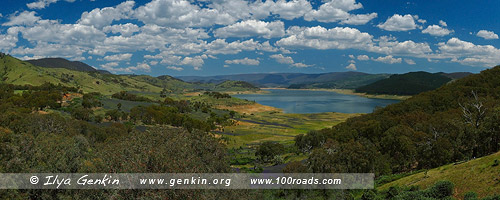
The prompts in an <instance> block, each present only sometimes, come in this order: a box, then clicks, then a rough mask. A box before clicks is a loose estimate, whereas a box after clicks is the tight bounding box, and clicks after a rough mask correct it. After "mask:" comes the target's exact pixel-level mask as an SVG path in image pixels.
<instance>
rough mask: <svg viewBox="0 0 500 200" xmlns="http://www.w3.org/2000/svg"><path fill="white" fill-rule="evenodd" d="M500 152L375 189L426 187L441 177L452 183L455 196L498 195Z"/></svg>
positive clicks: (446, 166)
mask: <svg viewBox="0 0 500 200" xmlns="http://www.w3.org/2000/svg"><path fill="white" fill-rule="evenodd" d="M499 163H500V152H498V153H495V154H492V155H489V156H485V157H481V158H478V159H474V160H471V161H468V162H464V163H454V164H448V165H444V166H441V167H438V168H434V169H431V170H428V171H427V172H420V173H417V174H413V175H410V176H407V177H404V178H401V179H398V180H396V181H393V182H389V183H387V184H384V185H381V186H379V187H378V188H377V189H378V190H381V191H382V190H387V189H389V188H390V187H391V186H399V187H411V186H418V187H420V188H421V189H425V188H428V187H429V186H432V185H434V184H435V183H436V182H438V181H440V180H448V181H451V182H453V183H454V185H455V193H454V196H455V197H457V198H463V196H464V194H465V193H467V192H469V191H474V192H476V193H477V194H478V195H479V197H486V196H492V195H499V194H500V174H499V172H500V165H499Z"/></svg>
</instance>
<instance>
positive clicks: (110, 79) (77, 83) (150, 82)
mask: <svg viewBox="0 0 500 200" xmlns="http://www.w3.org/2000/svg"><path fill="white" fill-rule="evenodd" d="M68 62H69V61H68ZM45 64H46V63H45ZM0 80H1V82H3V83H9V84H15V85H26V84H29V85H35V86H37V85H41V84H43V83H45V82H49V83H53V84H61V85H64V86H71V87H77V88H80V89H82V90H83V91H84V92H100V93H102V94H104V95H110V94H114V93H117V92H120V91H129V92H136V93H144V94H160V93H161V91H162V90H163V89H165V90H166V91H167V92H169V93H184V92H192V91H198V90H215V91H217V90H219V91H228V90H238V91H239V90H241V91H246V90H248V89H251V90H258V88H257V89H256V88H255V87H253V86H252V87H249V86H248V85H250V84H248V83H246V85H245V86H244V87H242V86H243V84H242V83H241V82H240V83H239V84H229V83H226V84H223V85H221V86H217V85H216V84H193V83H187V82H184V81H182V80H179V79H176V78H173V77H171V76H166V75H165V76H160V77H151V76H147V75H114V74H106V73H101V72H99V71H92V72H87V71H81V70H80V71H78V70H70V69H66V68H55V67H54V68H52V67H39V66H35V65H32V64H30V63H29V62H24V61H21V60H19V59H16V58H14V57H11V56H8V55H5V56H2V57H1V58H0ZM232 86H235V87H232ZM250 86H251V85H250Z"/></svg>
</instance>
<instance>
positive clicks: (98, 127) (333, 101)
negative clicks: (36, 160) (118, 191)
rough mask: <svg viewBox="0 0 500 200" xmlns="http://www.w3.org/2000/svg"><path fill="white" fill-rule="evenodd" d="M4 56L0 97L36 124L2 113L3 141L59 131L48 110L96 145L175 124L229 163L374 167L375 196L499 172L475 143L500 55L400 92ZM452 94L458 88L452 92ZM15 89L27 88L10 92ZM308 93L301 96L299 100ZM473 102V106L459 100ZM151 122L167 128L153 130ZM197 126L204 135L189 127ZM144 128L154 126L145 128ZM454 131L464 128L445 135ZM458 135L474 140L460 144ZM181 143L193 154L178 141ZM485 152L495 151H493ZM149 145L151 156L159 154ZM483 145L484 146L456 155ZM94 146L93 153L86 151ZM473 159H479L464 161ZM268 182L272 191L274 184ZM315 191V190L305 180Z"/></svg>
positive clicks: (305, 168) (487, 129) (253, 167)
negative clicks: (155, 73) (185, 77)
mask: <svg viewBox="0 0 500 200" xmlns="http://www.w3.org/2000/svg"><path fill="white" fill-rule="evenodd" d="M58 61H60V60H58ZM0 63H3V64H1V65H0V67H1V68H0V71H2V72H3V73H2V80H3V82H2V84H3V85H2V88H3V89H2V91H3V93H2V95H3V96H4V97H2V98H1V99H2V102H3V107H1V108H2V109H4V110H5V111H8V110H9V109H7V108H6V106H7V105H14V108H11V109H10V110H11V111H9V112H10V113H9V112H7V113H9V114H8V115H12V113H16V114H14V116H16V115H19V116H30V117H24V119H21V120H20V121H27V123H31V124H32V125H31V126H33V127H30V128H27V127H23V126H19V124H17V123H15V121H11V120H10V118H7V117H6V116H5V117H3V119H8V120H3V121H0V128H1V129H0V130H1V131H2V134H3V135H4V136H5V137H7V138H10V139H8V140H6V141H7V143H8V144H9V145H13V144H14V143H11V142H9V141H14V140H15V139H14V138H11V137H12V136H9V134H10V133H12V132H13V131H16V132H18V131H21V132H25V133H29V134H36V135H34V137H36V138H38V137H43V138H38V139H40V140H42V139H47V140H51V141H52V140H56V139H57V140H59V138H54V137H55V136H47V135H46V134H48V133H52V132H54V131H56V132H57V131H61V130H59V129H54V128H49V127H43V125H42V124H40V123H38V122H41V121H44V120H49V121H56V122H57V123H62V124H65V123H71V125H67V126H68V127H67V128H66V129H67V130H66V131H68V132H71V136H64V137H71V138H73V137H80V136H82V137H85V138H86V139H85V140H86V141H88V142H89V145H90V146H91V148H101V147H103V146H110V147H109V148H123V147H121V145H124V144H125V143H126V142H125V141H122V140H121V138H128V137H130V138H134V139H135V140H149V139H148V138H151V137H161V136H158V135H155V134H161V132H176V133H178V132H179V131H180V132H182V134H187V135H185V136H183V137H195V138H197V139H194V140H192V141H189V142H187V143H186V141H184V143H179V144H178V145H183V144H188V143H193V144H194V143H197V144H198V143H202V144H203V145H206V144H208V143H207V142H209V143H211V145H210V146H207V148H212V147H213V148H217V150H216V151H224V152H225V153H223V154H224V156H222V157H218V158H217V161H216V162H214V163H213V164H214V167H221V168H220V169H223V171H226V172H235V171H236V172H240V173H262V172H296V173H298V172H311V171H312V172H336V171H345V172H352V173H356V172H367V171H369V172H373V173H375V174H376V176H377V181H378V183H379V185H377V190H376V191H375V192H373V191H370V192H372V193H373V194H374V195H376V196H377V195H378V196H384V195H386V194H389V193H390V192H389V190H394V189H391V188H399V189H398V191H399V192H400V193H398V195H410V193H411V192H410V190H407V188H409V187H419V188H421V191H422V195H426V194H427V193H425V192H426V191H427V190H432V188H433V187H440V186H436V185H435V184H441V183H439V181H441V180H449V181H451V182H452V183H454V184H456V185H455V186H454V187H455V188H456V189H455V190H456V191H455V192H454V193H453V195H455V197H457V198H461V196H462V195H464V194H465V193H466V192H468V191H474V192H476V193H477V194H478V195H479V196H480V197H485V196H491V195H495V194H496V193H495V192H494V191H496V190H497V188H496V186H495V184H496V182H495V181H493V182H491V180H490V179H494V177H495V175H494V172H495V170H496V168H495V166H496V164H495V162H496V161H495V160H497V158H498V156H497V155H496V154H498V153H496V154H495V152H496V150H495V149H497V147H496V146H495V145H496V144H495V143H491V142H490V143H488V145H487V147H488V148H486V147H483V146H479V145H477V144H478V143H481V142H483V143H482V144H484V142H485V141H486V142H488V141H500V140H499V139H498V135H497V134H496V132H495V131H496V129H495V127H496V123H497V121H496V119H498V112H497V110H498V108H497V106H496V105H495V103H494V102H496V99H497V96H495V95H496V93H494V91H495V87H492V86H494V85H495V84H496V83H494V82H493V83H492V82H490V81H496V79H487V77H491V76H496V75H497V73H498V70H499V69H500V68H498V67H497V68H493V69H491V70H487V71H485V72H483V73H481V74H478V75H471V76H467V77H465V78H459V79H457V80H456V81H452V82H450V83H448V84H445V85H444V86H442V87H440V88H438V89H437V90H436V91H430V92H423V93H420V94H416V95H415V96H399V95H389V94H366V93H363V94H361V93H357V91H355V90H353V89H346V88H343V89H324V88H323V89H318V88H314V89H276V88H274V89H268V88H265V89H261V88H258V87H255V86H253V85H252V84H250V83H247V82H243V81H240V80H224V81H222V82H216V83H214V82H212V83H201V82H184V81H182V80H179V79H177V78H173V77H169V76H160V77H151V76H146V75H113V74H107V73H100V72H93V71H90V72H89V71H77V70H72V69H64V68H46V67H40V66H34V65H31V64H29V63H26V62H23V61H20V60H18V59H15V58H12V57H10V56H5V57H3V58H2V60H0ZM487 80H488V81H487ZM97 82H99V83H98V84H97ZM469 83H474V84H475V85H470V84H469ZM451 88H453V89H451ZM467 91H473V93H472V94H474V95H475V94H476V93H474V92H475V91H481V93H480V94H479V95H480V96H481V99H480V100H479V99H474V98H472V99H471V97H470V95H469V94H468V92H467ZM42 94H43V95H42ZM2 95H0V96H2ZM456 96H459V97H460V98H459V99H456V98H454V97H456ZM39 98H42V99H41V100H38V99H39ZM45 98H47V99H45ZM16 99H22V100H20V101H17V103H16ZM24 99H26V100H24ZM247 99H249V100H247ZM474 101H481V102H482V103H483V102H484V105H485V106H487V108H488V110H490V111H491V112H488V113H487V116H485V117H481V118H480V119H479V118H478V119H475V120H482V121H484V123H481V126H480V128H481V129H479V127H477V126H470V125H469V124H467V123H466V122H467V121H465V122H460V120H459V119H461V118H462V116H461V115H460V109H473V108H474V107H473V105H474ZM21 102H31V103H26V104H23V103H21ZM273 102H274V103H273ZM304 105H305V106H306V107H304V108H300V106H304ZM468 105H469V106H472V107H470V108H469V107H464V106H468ZM314 106H316V107H314ZM460 106H462V107H460ZM346 109H347V110H346ZM325 111H326V112H325ZM470 112H475V111H474V110H471V111H470ZM471 117H473V116H471ZM435 118H439V120H437V119H435ZM457 120H458V121H457ZM465 120H472V119H467V118H466V119H465ZM37 124H38V125H40V127H37V126H38V125H37ZM483 124H484V125H483ZM429 126H431V127H433V128H432V129H431V131H432V132H428V129H426V128H425V127H429ZM42 127H43V128H42ZM40 128H42V129H43V130H45V131H46V132H43V133H41V135H38V134H37V132H36V131H35V132H33V131H32V130H35V129H40ZM155 130H156V131H157V130H162V131H160V132H156V133H155V132H154V131H155ZM47 131H48V132H47ZM476 131H478V132H481V131H484V133H487V134H486V135H477V136H474V135H471V134H470V133H469V132H476ZM194 133H196V134H201V135H203V136H200V135H192V134H194ZM82 134H83V135H82ZM143 134H145V135H143ZM147 134H152V135H151V136H147V138H142V137H146V135H147ZM432 134H434V136H433V135H432ZM436 134H437V135H439V136H436ZM56 135H57V134H56ZM206 136H208V138H206ZM2 137H3V136H2ZM198 137H202V139H201V140H200V138H198ZM436 137H437V138H438V139H436ZM471 137H473V139H471ZM433 138H434V139H433ZM451 138H459V139H458V140H455V141H452V140H450V139H451ZM66 139H68V138H66ZM69 141H70V142H71V141H76V140H74V139H71V140H69ZM160 141H161V140H157V141H150V142H153V143H157V142H160ZM164 142H165V141H163V142H160V143H158V145H163V144H162V143H164ZM471 142H477V143H471ZM146 143H147V142H146ZM146 143H143V144H140V145H146V146H147V147H137V148H141V149H142V148H152V149H154V148H156V146H155V145H153V144H146ZM47 144H48V143H47ZM47 144H42V143H37V145H47ZM424 144H425V145H424ZM16 145H17V144H16ZM219 145H220V146H219ZM464 146H470V148H469V149H463V147H464ZM43 148H49V149H50V148H53V147H51V146H50V145H48V146H44V147H43ZM219 148H220V149H219ZM269 149H271V150H269ZM329 149H334V153H327V152H328V151H331V150H329ZM189 151H194V150H189ZM110 152H113V150H110V149H106V148H104V149H103V150H102V151H97V152H94V153H88V156H90V157H86V158H85V160H84V161H83V160H82V161H81V162H84V163H83V164H80V163H78V162H79V161H75V162H77V163H75V164H76V165H78V166H79V169H86V170H91V169H93V170H102V169H105V167H104V166H102V164H103V163H101V162H106V163H107V162H111V163H113V162H116V160H109V159H110V158H105V157H102V156H104V155H108V154H109V153H110ZM178 153H180V154H183V155H188V154H189V152H185V151H184V150H181V152H178ZM433 153H434V154H436V155H433ZM491 153H493V155H491V156H488V154H491ZM86 154H87V153H86ZM20 156H21V157H23V156H25V155H20ZM120 156H127V157H128V156H130V157H135V156H137V155H135V153H132V154H123V155H120ZM148 156H152V157H151V159H158V158H154V155H148ZM190 156H193V155H190ZM206 156H208V155H204V157H201V158H200V159H205V157H206ZM436 156H437V157H436ZM481 156H486V157H484V158H478V159H473V160H471V161H469V162H465V163H462V162H463V161H467V160H470V159H471V158H472V157H481ZM208 157H210V156H208ZM97 158H99V159H100V160H94V161H90V160H89V159H97ZM351 158H356V159H355V160H350V159H351ZM387 158H390V159H389V160H388V161H387V162H379V161H378V160H383V159H387ZM165 159H166V160H172V158H165ZM196 159H198V158H196ZM196 159H195V160H196ZM346 159H348V160H346ZM483 161H484V162H483ZM137 162H139V163H140V162H142V161H139V160H138V161H137ZM158 162H160V163H161V162H162V161H160V160H159V161H158ZM178 162H182V160H179V161H178ZM450 163H458V164H450ZM46 167H48V168H47V169H52V168H51V166H46ZM82 167H83V168H82ZM166 167H167V168H168V166H166ZM435 167H437V168H435ZM476 167H477V170H478V171H477V170H473V171H467V172H465V171H466V170H468V169H471V168H473V169H475V168H476ZM131 169H135V168H134V167H133V165H131V166H126V167H125V168H122V170H125V171H128V170H131ZM7 170H12V169H7ZM158 170H160V169H158ZM148 171H149V170H148ZM161 171H163V170H161ZM479 172H483V173H484V178H482V179H478V180H475V179H468V180H469V181H485V180H486V179H488V180H490V181H489V182H488V181H486V182H485V183H484V184H477V186H476V187H466V184H467V182H464V181H461V180H460V178H459V176H458V174H461V173H469V174H475V173H479ZM476 177H478V176H476ZM495 180H496V179H495ZM442 184H447V183H442ZM480 188H489V189H480ZM370 192H368V193H367V192H354V191H353V192H352V193H351V194H352V195H354V196H356V195H357V196H358V197H359V198H361V197H362V196H365V195H368V194H370V195H371V194H372V193H370ZM263 194H265V195H271V196H273V195H275V193H274V192H265V193H263ZM253 195H255V194H253ZM311 195H318V194H317V193H315V192H312V193H311Z"/></svg>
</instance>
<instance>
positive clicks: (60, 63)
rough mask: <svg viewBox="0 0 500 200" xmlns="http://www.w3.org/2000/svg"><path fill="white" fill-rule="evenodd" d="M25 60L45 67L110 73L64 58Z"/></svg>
mask: <svg viewBox="0 0 500 200" xmlns="http://www.w3.org/2000/svg"><path fill="white" fill-rule="evenodd" d="M26 62H29V63H31V64H32V65H35V66H39V67H45V68H64V69H70V70H75V71H82V72H100V73H104V74H110V73H109V72H108V71H105V70H97V69H94V68H93V67H91V66H89V65H87V64H85V63H83V62H80V61H69V60H66V59H64V58H42V59H37V60H27V61H26Z"/></svg>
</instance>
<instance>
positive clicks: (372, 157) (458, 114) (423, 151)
mask: <svg viewBox="0 0 500 200" xmlns="http://www.w3.org/2000/svg"><path fill="white" fill-rule="evenodd" d="M498 102H500V66H497V67H494V68H492V69H488V70H484V71H482V72H481V73H480V74H474V75H470V76H467V77H464V78H462V79H459V80H456V81H453V82H451V83H449V84H445V85H443V86H442V87H440V88H438V89H436V90H433V91H429V92H423V93H420V94H418V95H415V96H413V97H411V98H409V99H407V100H405V101H402V102H400V103H396V104H392V105H389V106H387V107H385V108H381V109H378V110H375V111H374V112H373V113H371V114H366V115H362V116H359V117H354V118H350V119H348V120H347V121H346V122H343V123H341V124H339V125H336V126H334V127H332V128H328V129H323V130H319V131H312V132H309V133H308V134H306V135H298V136H297V137H296V138H295V141H296V146H297V148H298V149H299V150H300V151H301V152H304V153H306V155H308V160H307V162H306V163H305V164H303V163H295V164H293V165H292V166H293V167H290V168H289V170H292V171H294V169H295V171H303V172H305V171H307V172H350V173H355V172H373V173H375V174H376V176H382V175H390V174H395V173H405V172H412V171H416V170H421V169H430V168H434V167H439V166H442V165H445V164H449V163H453V162H461V161H466V160H470V159H473V158H477V157H481V156H485V155H489V154H492V153H496V152H498V151H499V150H500V128H499V127H500V106H499V104H498ZM471 184H474V183H471Z"/></svg>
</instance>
